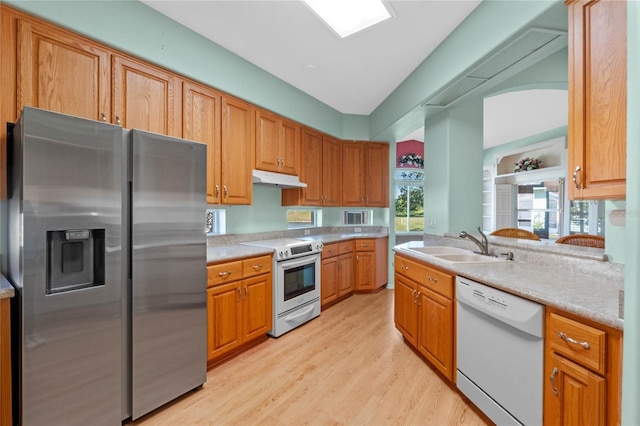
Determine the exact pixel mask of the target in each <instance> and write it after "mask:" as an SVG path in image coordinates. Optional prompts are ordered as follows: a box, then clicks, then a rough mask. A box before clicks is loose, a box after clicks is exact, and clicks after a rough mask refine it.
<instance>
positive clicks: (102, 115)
mask: <svg viewBox="0 0 640 426" xmlns="http://www.w3.org/2000/svg"><path fill="white" fill-rule="evenodd" d="M100 121H104V122H105V123H106V122H107V114H105V113H104V112H101V113H100Z"/></svg>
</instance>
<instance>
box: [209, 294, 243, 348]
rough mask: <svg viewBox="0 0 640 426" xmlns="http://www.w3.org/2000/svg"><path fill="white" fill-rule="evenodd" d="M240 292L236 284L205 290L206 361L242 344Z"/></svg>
mask: <svg viewBox="0 0 640 426" xmlns="http://www.w3.org/2000/svg"><path fill="white" fill-rule="evenodd" d="M241 306H242V290H241V288H240V286H239V283H238V282H234V283H229V284H223V285H219V286H215V287H210V288H208V289H207V317H208V338H207V347H208V357H207V358H208V360H212V359H214V358H217V357H219V356H221V355H223V354H225V353H227V352H229V351H231V350H233V349H234V348H236V347H237V346H239V345H240V344H241V343H242V326H241V322H240V321H241V318H240V315H241V313H242V309H241Z"/></svg>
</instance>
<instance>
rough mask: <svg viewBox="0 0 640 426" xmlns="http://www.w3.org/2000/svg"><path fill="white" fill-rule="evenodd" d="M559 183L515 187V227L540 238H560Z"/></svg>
mask: <svg viewBox="0 0 640 426" xmlns="http://www.w3.org/2000/svg"><path fill="white" fill-rule="evenodd" d="M560 186H561V183H560V181H555V180H554V181H547V182H540V183H531V184H526V185H518V186H517V188H518V189H517V213H518V217H517V226H518V228H520V229H526V230H527V231H531V232H533V233H535V234H536V235H537V236H539V237H540V238H544V239H549V238H551V239H555V238H558V237H559V236H560V233H561V229H560V224H561V223H562V218H561V217H560V215H561V212H562V205H561V202H562V192H561V189H560Z"/></svg>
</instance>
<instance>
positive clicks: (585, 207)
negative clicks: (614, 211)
mask: <svg viewBox="0 0 640 426" xmlns="http://www.w3.org/2000/svg"><path fill="white" fill-rule="evenodd" d="M604 221H605V211H604V201H571V202H570V205H569V232H568V234H592V235H604Z"/></svg>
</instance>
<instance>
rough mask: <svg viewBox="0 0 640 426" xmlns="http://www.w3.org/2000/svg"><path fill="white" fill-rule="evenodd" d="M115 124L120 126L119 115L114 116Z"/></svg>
mask: <svg viewBox="0 0 640 426" xmlns="http://www.w3.org/2000/svg"><path fill="white" fill-rule="evenodd" d="M116 124H117V125H120V124H121V123H120V116H119V115H116Z"/></svg>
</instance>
